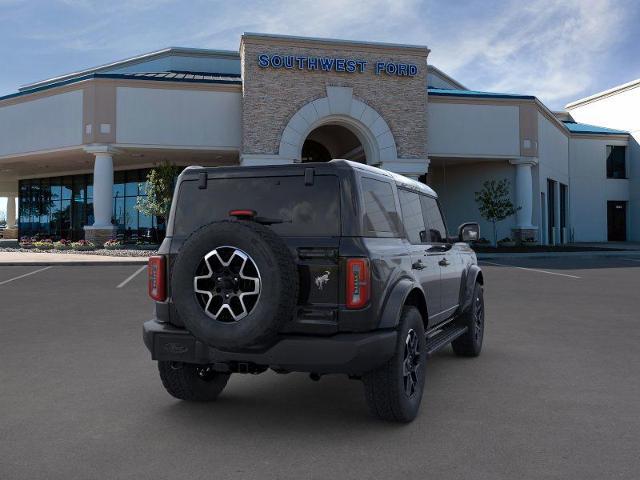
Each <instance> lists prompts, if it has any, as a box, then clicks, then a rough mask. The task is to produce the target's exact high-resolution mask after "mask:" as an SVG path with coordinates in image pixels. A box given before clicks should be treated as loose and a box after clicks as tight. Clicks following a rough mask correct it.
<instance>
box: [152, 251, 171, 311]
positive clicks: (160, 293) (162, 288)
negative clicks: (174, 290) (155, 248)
mask: <svg viewBox="0 0 640 480" xmlns="http://www.w3.org/2000/svg"><path fill="white" fill-rule="evenodd" d="M148 271H149V296H150V297H151V298H152V299H154V300H155V301H156V302H164V301H165V300H166V298H167V281H166V278H167V270H166V260H165V257H164V256H162V255H155V256H153V257H149V265H148Z"/></svg>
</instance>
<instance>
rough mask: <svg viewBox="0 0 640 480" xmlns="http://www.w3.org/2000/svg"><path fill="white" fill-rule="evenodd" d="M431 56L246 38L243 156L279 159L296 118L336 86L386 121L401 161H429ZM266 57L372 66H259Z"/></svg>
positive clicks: (423, 51) (410, 50)
mask: <svg viewBox="0 0 640 480" xmlns="http://www.w3.org/2000/svg"><path fill="white" fill-rule="evenodd" d="M428 53H429V50H428V49H427V48H426V47H411V46H394V45H377V44H362V43H352V42H348V41H344V42H338V41H325V40H315V39H298V38H291V37H288V38H282V37H280V38H278V37H270V36H261V35H251V34H249V35H244V36H243V38H242V43H241V46H240V55H241V62H242V78H243V114H242V152H243V154H261V155H277V154H278V153H279V145H280V140H281V136H282V133H283V131H284V129H285V127H286V126H287V124H288V122H289V120H290V119H291V117H292V116H293V115H294V114H295V113H296V112H297V111H298V110H300V109H301V108H302V107H303V106H304V105H306V104H308V103H309V102H311V101H313V100H316V99H319V98H323V97H326V96H327V87H332V86H337V87H350V88H351V89H352V91H353V98H354V99H357V100H360V101H362V102H364V103H365V104H366V105H368V106H369V107H371V108H372V109H374V110H375V111H376V112H377V113H378V114H379V115H380V116H382V117H383V118H384V120H385V121H386V122H387V124H388V125H389V128H390V130H391V133H392V134H393V137H394V139H395V143H396V147H397V154H398V158H406V159H426V158H427V146H426V138H427V125H426V109H427V95H426V88H427V56H428ZM261 54H278V55H294V56H309V57H332V58H346V59H361V60H364V61H366V62H367V66H366V69H365V71H364V72H362V73H346V72H336V71H310V70H301V69H298V68H295V67H294V68H290V69H287V68H277V69H275V68H271V67H267V68H263V67H260V66H259V63H258V56H259V55H261ZM379 61H383V62H395V63H404V64H414V65H416V66H417V72H416V74H415V75H414V76H396V75H388V74H386V73H384V72H382V73H380V74H376V73H375V68H374V67H375V64H376V62H379ZM301 133H302V132H301ZM307 133H308V132H307Z"/></svg>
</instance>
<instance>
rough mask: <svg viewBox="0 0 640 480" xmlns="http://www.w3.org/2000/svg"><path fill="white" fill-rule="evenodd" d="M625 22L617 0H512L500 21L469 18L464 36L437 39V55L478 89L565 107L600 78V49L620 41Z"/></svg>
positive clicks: (442, 61) (439, 60) (462, 34)
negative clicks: (565, 102) (529, 96)
mask: <svg viewBox="0 0 640 480" xmlns="http://www.w3.org/2000/svg"><path fill="white" fill-rule="evenodd" d="M624 21H625V8H624V6H623V5H621V2H615V1H612V0H592V1H588V2H585V1H584V0H565V1H563V2H555V1H552V0H538V1H530V2H528V3H527V4H526V6H525V4H523V3H521V2H512V3H511V4H509V5H508V6H507V7H506V8H505V9H504V11H503V12H502V13H501V14H500V15H499V16H498V17H497V18H495V19H494V20H486V21H485V20H484V19H483V20H482V21H477V22H475V25H474V22H473V21H467V23H468V24H467V25H465V26H464V28H463V29H462V30H461V33H460V36H461V37H463V38H461V39H459V40H457V39H456V38H453V41H451V40H452V39H451V38H447V39H446V41H442V42H441V41H438V40H437V39H436V41H435V42H434V43H433V44H432V46H433V50H434V55H433V60H434V61H435V62H437V63H438V64H439V66H440V67H441V68H443V69H445V70H448V71H450V72H451V73H453V74H454V75H456V74H457V75H458V76H462V77H463V78H461V81H463V83H466V84H467V85H468V86H470V87H471V88H478V89H485V90H492V91H498V92H500V91H505V92H518V93H525V94H535V95H537V96H539V97H540V98H541V99H542V100H543V101H545V102H549V103H551V104H555V105H554V106H559V105H561V104H562V102H561V100H566V99H569V98H577V97H578V96H580V95H581V94H583V93H584V92H585V91H587V90H588V89H589V88H590V86H592V85H593V84H594V80H595V78H594V72H595V67H596V65H597V62H598V61H599V60H598V56H599V55H603V54H606V52H607V50H608V49H611V48H613V47H614V46H615V44H616V42H617V41H618V40H619V39H620V37H621V30H622V29H623V24H624ZM474 77H475V78H474Z"/></svg>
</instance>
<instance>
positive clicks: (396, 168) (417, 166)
mask: <svg viewBox="0 0 640 480" xmlns="http://www.w3.org/2000/svg"><path fill="white" fill-rule="evenodd" d="M430 163H431V162H430V161H429V159H428V158H427V159H423V158H399V159H397V160H388V161H385V162H382V163H381V164H380V165H377V166H378V167H380V168H383V169H384V170H389V171H390V172H393V173H398V174H400V175H404V176H405V177H409V178H411V179H413V180H418V178H419V177H420V176H422V175H425V174H426V173H427V172H428V171H429V164H430Z"/></svg>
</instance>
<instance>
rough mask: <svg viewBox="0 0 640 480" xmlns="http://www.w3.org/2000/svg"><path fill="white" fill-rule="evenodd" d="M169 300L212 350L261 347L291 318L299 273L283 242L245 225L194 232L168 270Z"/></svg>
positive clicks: (217, 225)
mask: <svg viewBox="0 0 640 480" xmlns="http://www.w3.org/2000/svg"><path fill="white" fill-rule="evenodd" d="M171 297H172V299H173V302H174V304H175V306H176V309H177V311H178V314H179V315H180V318H182V319H183V320H184V323H185V326H186V327H187V329H188V330H189V331H190V332H191V333H193V335H195V336H196V337H198V338H199V339H201V340H202V341H204V342H206V343H208V344H209V345H211V346H214V347H218V348H222V349H226V350H242V349H246V348H250V347H255V346H264V345H267V344H269V343H270V341H271V340H272V339H273V338H275V335H276V332H277V331H278V329H279V328H280V326H281V325H282V324H283V323H285V322H287V321H288V320H289V319H290V318H291V317H292V315H293V311H294V308H295V305H296V302H297V297H298V272H297V269H296V265H295V263H294V260H293V256H292V255H291V253H290V252H289V249H288V247H287V245H286V244H285V243H284V241H283V240H282V239H281V238H280V237H279V236H278V235H276V234H275V233H274V232H273V231H272V230H271V229H270V228H268V227H265V226H264V225H260V224H258V223H255V222H249V221H221V222H214V223H211V224H209V225H206V226H204V227H202V228H200V229H198V230H196V231H195V232H194V233H193V234H191V236H190V237H189V238H188V239H187V240H186V241H185V243H184V245H183V246H182V247H181V248H180V253H179V254H178V257H177V259H176V261H175V264H174V265H173V269H172V278H171Z"/></svg>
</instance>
